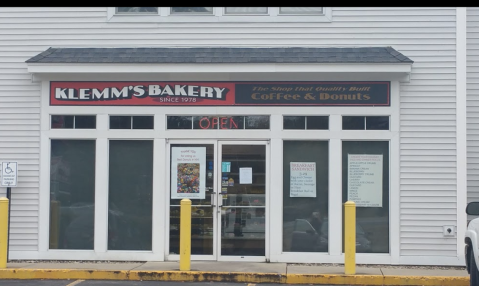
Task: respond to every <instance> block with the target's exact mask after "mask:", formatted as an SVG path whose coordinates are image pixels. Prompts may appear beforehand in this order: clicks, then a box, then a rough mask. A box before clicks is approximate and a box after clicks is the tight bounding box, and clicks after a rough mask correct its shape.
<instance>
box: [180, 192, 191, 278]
mask: <svg viewBox="0 0 479 286" xmlns="http://www.w3.org/2000/svg"><path fill="white" fill-rule="evenodd" d="M190 266H191V200H190V199H182V200H181V217H180V270H182V271H189V270H190Z"/></svg>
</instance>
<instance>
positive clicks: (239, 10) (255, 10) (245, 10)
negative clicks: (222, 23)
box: [225, 7, 268, 14]
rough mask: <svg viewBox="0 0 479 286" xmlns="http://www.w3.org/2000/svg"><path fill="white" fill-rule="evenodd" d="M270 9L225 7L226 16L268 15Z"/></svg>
mask: <svg viewBox="0 0 479 286" xmlns="http://www.w3.org/2000/svg"><path fill="white" fill-rule="evenodd" d="M267 13H268V7H225V14H267Z"/></svg>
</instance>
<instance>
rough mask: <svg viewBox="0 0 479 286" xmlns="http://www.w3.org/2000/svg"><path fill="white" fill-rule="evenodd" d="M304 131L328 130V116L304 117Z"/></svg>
mask: <svg viewBox="0 0 479 286" xmlns="http://www.w3.org/2000/svg"><path fill="white" fill-rule="evenodd" d="M306 129H308V130H328V129H329V117H328V116H306Z"/></svg>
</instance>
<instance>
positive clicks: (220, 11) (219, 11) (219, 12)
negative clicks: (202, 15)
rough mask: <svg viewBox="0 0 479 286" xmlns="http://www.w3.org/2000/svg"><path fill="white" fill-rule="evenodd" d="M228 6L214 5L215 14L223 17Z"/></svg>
mask: <svg viewBox="0 0 479 286" xmlns="http://www.w3.org/2000/svg"><path fill="white" fill-rule="evenodd" d="M225 8H226V7H213V16H217V17H221V16H223V15H224V14H225V11H224V9H225Z"/></svg>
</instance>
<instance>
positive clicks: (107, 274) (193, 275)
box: [0, 269, 469, 286]
mask: <svg viewBox="0 0 479 286" xmlns="http://www.w3.org/2000/svg"><path fill="white" fill-rule="evenodd" d="M0 279H70V280H71V279H82V280H132V281H140V280H145V281H178V282H180V281H183V282H207V281H211V282H244V283H280V284H332V285H348V284H349V285H407V286H417V285H428V286H431V285H437V286H469V277H450V276H404V275H333V274H281V273H252V272H205V271H137V270H76V269H0Z"/></svg>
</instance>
